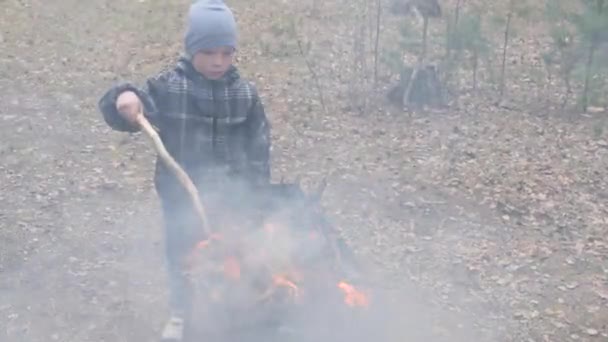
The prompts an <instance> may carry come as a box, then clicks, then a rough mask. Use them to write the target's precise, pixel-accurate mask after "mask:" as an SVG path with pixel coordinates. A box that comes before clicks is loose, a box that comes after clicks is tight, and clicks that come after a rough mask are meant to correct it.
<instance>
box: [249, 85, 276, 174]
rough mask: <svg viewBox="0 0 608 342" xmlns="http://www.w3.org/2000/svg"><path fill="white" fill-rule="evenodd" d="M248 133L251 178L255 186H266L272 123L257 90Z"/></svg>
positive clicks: (250, 113)
mask: <svg viewBox="0 0 608 342" xmlns="http://www.w3.org/2000/svg"><path fill="white" fill-rule="evenodd" d="M247 133H248V134H247V138H248V145H247V149H248V151H247V152H248V161H249V172H250V178H251V180H252V181H253V182H254V184H260V185H262V184H266V183H268V182H270V147H271V137H270V122H269V121H268V118H267V117H266V112H265V110H264V105H263V104H262V101H261V99H260V97H259V95H258V93H257V91H255V90H254V96H253V104H252V106H251V109H250V111H249V117H248V121H247Z"/></svg>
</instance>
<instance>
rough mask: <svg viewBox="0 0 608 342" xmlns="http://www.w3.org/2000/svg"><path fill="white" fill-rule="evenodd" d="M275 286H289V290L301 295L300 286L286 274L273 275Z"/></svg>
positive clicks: (292, 293) (295, 294)
mask: <svg viewBox="0 0 608 342" xmlns="http://www.w3.org/2000/svg"><path fill="white" fill-rule="evenodd" d="M272 280H273V282H274V285H275V286H282V287H287V288H288V289H289V292H290V293H291V295H293V296H294V297H298V296H299V295H300V293H299V289H298V286H297V285H296V284H295V283H294V282H292V281H291V280H289V279H288V278H287V277H286V276H283V275H275V276H273V277H272Z"/></svg>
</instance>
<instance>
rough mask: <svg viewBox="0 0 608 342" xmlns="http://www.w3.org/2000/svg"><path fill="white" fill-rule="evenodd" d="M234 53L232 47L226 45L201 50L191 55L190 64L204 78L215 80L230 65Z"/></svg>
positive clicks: (222, 74) (220, 76)
mask: <svg viewBox="0 0 608 342" xmlns="http://www.w3.org/2000/svg"><path fill="white" fill-rule="evenodd" d="M234 53H235V50H234V48H232V47H228V46H225V47H218V48H213V49H206V50H201V51H199V52H197V53H196V54H195V55H194V56H193V57H192V65H193V66H194V69H196V71H198V72H200V73H201V74H203V76H205V77H206V78H208V79H210V80H217V79H220V78H222V76H224V74H225V73H226V71H228V69H229V68H230V66H231V65H232V61H233V59H234Z"/></svg>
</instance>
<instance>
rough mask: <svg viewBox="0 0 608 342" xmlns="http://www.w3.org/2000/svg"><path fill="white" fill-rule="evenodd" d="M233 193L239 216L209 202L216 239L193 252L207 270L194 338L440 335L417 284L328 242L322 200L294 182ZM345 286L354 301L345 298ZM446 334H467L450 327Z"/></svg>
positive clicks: (199, 280) (199, 276)
mask: <svg viewBox="0 0 608 342" xmlns="http://www.w3.org/2000/svg"><path fill="white" fill-rule="evenodd" d="M237 194H238V196H236V195H237ZM231 195H232V196H236V198H238V202H239V203H240V212H236V211H234V209H231V210H225V211H219V210H218V208H215V214H216V220H218V221H221V222H224V225H223V226H221V228H220V229H218V230H217V232H218V233H219V235H220V236H221V237H220V238H219V239H217V240H213V241H209V244H207V245H206V246H205V247H204V248H202V249H201V250H199V251H198V252H199V257H198V258H197V262H199V266H200V265H205V266H202V267H198V268H197V269H196V272H195V273H194V274H193V277H194V278H195V280H196V284H197V297H196V305H195V314H194V316H193V319H192V324H191V325H192V327H191V328H192V329H191V334H192V335H193V336H194V340H196V339H201V340H203V339H210V338H213V339H214V340H219V341H233V340H234V341H237V340H238V341H244V340H245V341H260V342H262V341H264V342H266V341H275V340H276V341H279V340H280V341H334V342H341V341H345V342H346V341H349V342H359V341H360V342H363V341H371V340H374V339H375V340H379V341H404V340H410V341H442V340H443V339H440V338H439V337H437V335H440V333H441V332H440V331H438V330H437V329H436V328H434V326H433V325H434V323H435V322H434V321H433V318H432V317H434V316H433V315H432V314H429V315H428V316H427V317H422V316H423V312H429V310H428V308H425V307H424V305H426V304H423V303H422V302H417V301H416V300H415V298H417V296H418V294H417V293H416V292H415V291H414V290H408V291H405V290H404V289H403V288H401V289H399V290H390V289H387V288H383V286H382V283H381V282H379V283H378V282H376V281H372V279H371V278H370V277H368V276H367V274H366V270H364V269H362V268H361V267H360V266H359V265H358V263H357V261H356V260H355V259H354V257H353V255H354V254H353V253H349V251H348V246H347V245H346V244H345V243H343V242H342V241H338V243H337V244H336V243H335V241H334V242H332V241H333V240H332V238H337V239H338V240H339V235H338V234H337V232H335V231H334V230H333V229H332V227H331V226H330V225H328V224H327V221H328V220H327V218H326V217H325V215H324V214H323V211H322V210H321V209H322V208H321V207H320V202H319V200H318V199H319V196H317V195H315V194H306V193H305V192H304V191H302V189H301V188H300V186H299V185H298V184H273V185H271V186H270V188H268V189H264V190H257V191H255V192H251V191H249V190H245V189H239V190H238V192H237V191H234V190H233V191H231ZM244 203H246V205H243V204H244ZM245 207H247V209H245ZM218 215H219V216H218ZM239 216H241V217H239ZM242 216H248V219H246V220H243V219H242ZM237 217H239V218H237ZM235 221H237V222H239V224H237V225H234V224H228V223H226V222H235ZM244 222H247V223H244ZM336 246H337V247H336ZM336 253H338V255H337V254H336ZM338 260H340V262H338ZM235 268H236V270H235ZM352 270H354V271H356V272H352ZM235 271H236V272H235ZM340 283H342V284H343V285H344V286H339V284H340ZM351 287H352V288H354V289H351ZM346 290H353V291H356V293H355V294H354V295H355V297H356V296H360V299H361V300H360V301H355V300H352V298H351V300H350V301H349V297H348V295H349V294H348V293H346ZM351 295H353V294H351ZM442 323H446V322H442ZM449 340H450V341H460V340H462V341H468V340H471V339H470V338H467V339H464V338H462V339H459V338H457V337H456V336H454V335H453V334H452V333H451V334H450V338H449Z"/></svg>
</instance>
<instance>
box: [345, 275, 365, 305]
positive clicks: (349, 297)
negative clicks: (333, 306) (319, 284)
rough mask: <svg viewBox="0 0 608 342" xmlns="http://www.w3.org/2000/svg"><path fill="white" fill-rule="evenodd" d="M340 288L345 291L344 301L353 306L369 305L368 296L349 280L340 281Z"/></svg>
mask: <svg viewBox="0 0 608 342" xmlns="http://www.w3.org/2000/svg"><path fill="white" fill-rule="evenodd" d="M338 288H339V289H340V290H342V292H344V303H346V305H348V306H351V307H355V306H358V307H367V306H369V299H368V298H367V296H366V295H365V294H364V293H362V292H360V291H359V290H357V289H355V287H354V286H353V285H351V284H349V283H347V282H344V281H341V282H339V283H338Z"/></svg>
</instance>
